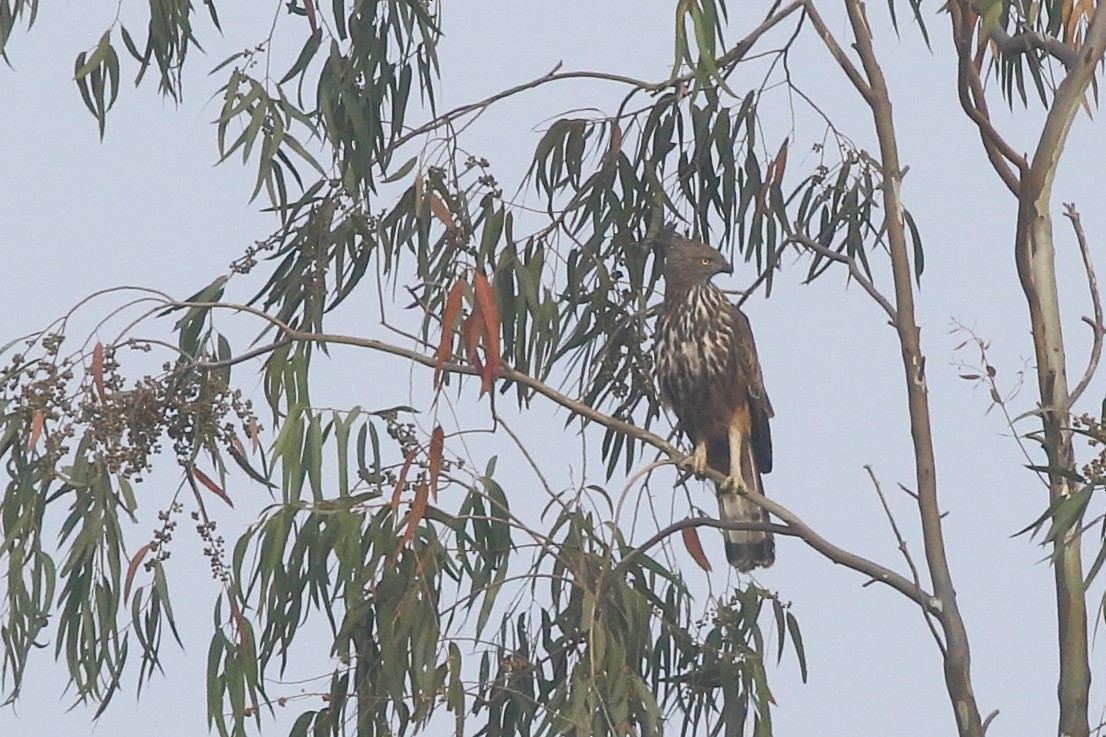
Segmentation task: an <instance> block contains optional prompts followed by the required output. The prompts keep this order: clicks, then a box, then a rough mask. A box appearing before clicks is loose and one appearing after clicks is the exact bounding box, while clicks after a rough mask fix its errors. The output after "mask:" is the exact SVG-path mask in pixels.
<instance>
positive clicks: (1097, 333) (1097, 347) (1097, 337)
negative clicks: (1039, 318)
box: [1064, 202, 1106, 412]
mask: <svg viewBox="0 0 1106 737" xmlns="http://www.w3.org/2000/svg"><path fill="white" fill-rule="evenodd" d="M1064 217H1066V218H1067V219H1068V220H1070V221H1071V227H1072V228H1073V229H1074V230H1075V238H1076V240H1077V241H1078V242H1079V252H1080V253H1081V254H1082V255H1083V268H1084V269H1085V270H1086V272H1087V286H1088V287H1089V289H1090V292H1091V306H1092V307H1093V309H1094V321H1093V322H1092V321H1090V320H1087V318H1083V319H1084V320H1086V322H1088V323H1089V324H1090V326H1091V330H1093V331H1094V341H1093V342H1092V343H1091V356H1090V358H1089V359H1088V360H1087V370H1086V371H1084V372H1083V378H1081V379H1080V380H1079V383H1078V384H1076V385H1075V388H1074V389H1072V391H1071V394H1069V395H1068V398H1067V401H1066V402H1065V404H1066V405H1067V407H1066V410H1067V411H1068V412H1070V411H1071V408H1072V407H1074V406H1075V403H1076V401H1078V400H1079V397H1080V396H1082V395H1083V392H1084V391H1086V390H1087V385H1088V384H1090V383H1091V379H1092V378H1094V375H1095V373H1096V372H1097V371H1098V362H1099V359H1101V358H1102V338H1103V334H1104V333H1106V325H1103V319H1102V299H1101V296H1100V295H1099V291H1098V278H1097V277H1096V276H1095V272H1094V264H1093V263H1092V262H1091V249H1090V247H1089V246H1088V245H1087V234H1086V233H1084V232H1083V223H1082V222H1081V221H1080V219H1079V212H1078V211H1077V210H1076V209H1075V205H1074V204H1073V203H1070V202H1068V203H1065V204H1064Z"/></svg>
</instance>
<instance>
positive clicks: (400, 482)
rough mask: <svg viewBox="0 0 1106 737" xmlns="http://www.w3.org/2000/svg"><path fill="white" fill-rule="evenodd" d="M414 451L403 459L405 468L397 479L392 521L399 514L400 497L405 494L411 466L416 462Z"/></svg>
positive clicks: (393, 496) (400, 471)
mask: <svg viewBox="0 0 1106 737" xmlns="http://www.w3.org/2000/svg"><path fill="white" fill-rule="evenodd" d="M417 452H418V451H414V450H412V451H411V452H410V453H408V454H407V457H406V458H404V459H403V467H402V468H400V469H399V477H398V478H397V479H396V490H395V491H393V492H392V519H395V518H396V515H397V514H399V495H400V494H402V493H403V487H404V486H406V484H407V472H408V471H410V470H411V464H412V463H414V461H415V453H417Z"/></svg>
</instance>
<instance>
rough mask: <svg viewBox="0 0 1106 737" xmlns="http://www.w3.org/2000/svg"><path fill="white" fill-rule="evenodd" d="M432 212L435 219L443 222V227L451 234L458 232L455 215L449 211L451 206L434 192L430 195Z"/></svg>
mask: <svg viewBox="0 0 1106 737" xmlns="http://www.w3.org/2000/svg"><path fill="white" fill-rule="evenodd" d="M430 212H432V213H434V217H436V218H438V219H439V220H441V221H442V225H444V226H445V229H446V230H448V231H449V232H450V233H452V232H453V231H455V230H457V224H456V223H454V222H453V213H451V212H450V211H449V205H447V204H446V203H445V202H443V201H442V198H441V197H439V196H438V195H436V194H434V193H433V192H431V193H430Z"/></svg>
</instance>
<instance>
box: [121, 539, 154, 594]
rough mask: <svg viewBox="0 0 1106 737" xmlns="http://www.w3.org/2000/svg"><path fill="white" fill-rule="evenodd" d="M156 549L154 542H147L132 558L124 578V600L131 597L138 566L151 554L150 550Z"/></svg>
mask: <svg viewBox="0 0 1106 737" xmlns="http://www.w3.org/2000/svg"><path fill="white" fill-rule="evenodd" d="M153 549H154V544H153V543H146V544H145V545H143V546H142V547H141V548H139V549H138V552H137V553H135V554H134V557H133V558H131V563H130V565H128V566H127V577H126V578H125V579H124V580H123V601H124V602H126V601H127V600H128V599H130V598H131V584H132V583H133V582H134V574H135V573H136V572H137V571H138V566H140V565H141V564H142V560H143V559H144V558H145V557H146V556H147V555H149V553H150V551H151V550H153Z"/></svg>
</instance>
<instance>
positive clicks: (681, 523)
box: [614, 517, 924, 593]
mask: <svg viewBox="0 0 1106 737" xmlns="http://www.w3.org/2000/svg"><path fill="white" fill-rule="evenodd" d="M688 527H714V528H717V529H719V530H736V531H738V532H745V531H751V532H771V533H774V534H776V535H790V536H792V537H801V536H800V535H799V533H798V532H797V531H796V530H795V529H794V528H792V527H790V526H789V525H777V524H775V523H772V522H723V521H722V520H718V519H715V518H713V517H687V518H685V519H682V520H678V521H676V522H673V523H672V524H670V525H668V526H667V527H665V528H664V529H662V530H659V531H658V532H657V534H655V535H653V536H652V537H651V538H649V539H648V540H646V541H645V542H643V543H642V544H641V545H639V546H637V547H636V548H634V549H633V550H631V551H630V552H629V553H627V554H626V557H624V558H623V559H622V560H621V561H619V563H618V565H617V566H616V567H615V569H614V573H615V574H617V573H618V572H619V571H620V570H621V569H622V568H623V567H624V566H626V565H627V564H628V563H629V562H630V560H632V559H633V558H634V557H635V556H637V555H638V554H640V553H644V552H645V551H647V550H649V548H651V547H653V546H654V545H656V544H657V543H659V542H661V541H662V540H664V539H665V538H667V537H670V536H671V535H674V534H675V533H677V532H679V531H680V530H683V529H686V528H688ZM922 593H924V592H922Z"/></svg>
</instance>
